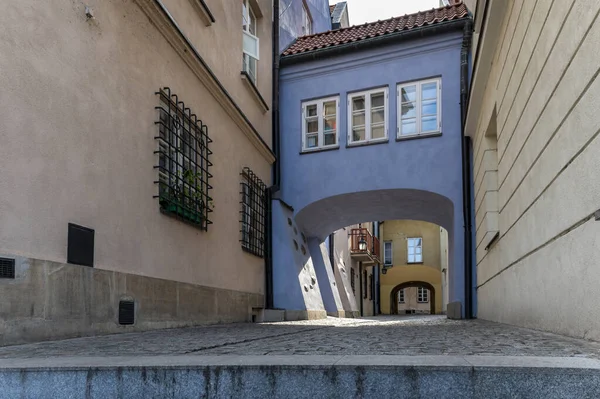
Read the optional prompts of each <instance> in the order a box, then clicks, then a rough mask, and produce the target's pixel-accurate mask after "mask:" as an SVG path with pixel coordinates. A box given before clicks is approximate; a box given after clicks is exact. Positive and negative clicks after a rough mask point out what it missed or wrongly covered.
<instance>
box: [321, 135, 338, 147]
mask: <svg viewBox="0 0 600 399" xmlns="http://www.w3.org/2000/svg"><path fill="white" fill-rule="evenodd" d="M323 141H324V142H325V145H334V144H335V132H333V133H325V135H324V137H323Z"/></svg>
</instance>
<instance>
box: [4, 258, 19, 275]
mask: <svg viewBox="0 0 600 399" xmlns="http://www.w3.org/2000/svg"><path fill="white" fill-rule="evenodd" d="M0 278H15V260H14V259H10V258H0Z"/></svg>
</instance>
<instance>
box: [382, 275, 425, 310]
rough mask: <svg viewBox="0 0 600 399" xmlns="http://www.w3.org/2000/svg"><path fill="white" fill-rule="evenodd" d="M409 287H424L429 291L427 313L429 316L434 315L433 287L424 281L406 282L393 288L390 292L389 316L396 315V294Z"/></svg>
mask: <svg viewBox="0 0 600 399" xmlns="http://www.w3.org/2000/svg"><path fill="white" fill-rule="evenodd" d="M410 287H424V288H427V289H428V290H429V295H430V298H429V312H430V313H431V314H435V288H434V287H433V285H431V284H429V283H427V282H425V281H407V282H405V283H402V284H398V285H397V286H395V287H394V289H393V290H392V293H391V294H390V295H391V297H390V307H391V308H390V314H398V299H397V298H398V293H399V292H400V290H402V289H404V288H410Z"/></svg>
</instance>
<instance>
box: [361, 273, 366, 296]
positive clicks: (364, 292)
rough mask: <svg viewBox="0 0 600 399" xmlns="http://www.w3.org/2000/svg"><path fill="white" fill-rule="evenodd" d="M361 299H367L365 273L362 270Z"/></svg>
mask: <svg viewBox="0 0 600 399" xmlns="http://www.w3.org/2000/svg"><path fill="white" fill-rule="evenodd" d="M362 283H363V284H362V285H363V298H365V299H367V271H366V270H363V281H362Z"/></svg>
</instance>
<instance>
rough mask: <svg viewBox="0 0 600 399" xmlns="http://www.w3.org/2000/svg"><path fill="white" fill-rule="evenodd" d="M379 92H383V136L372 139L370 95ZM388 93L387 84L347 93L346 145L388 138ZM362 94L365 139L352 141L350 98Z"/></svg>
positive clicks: (352, 128)
mask: <svg viewBox="0 0 600 399" xmlns="http://www.w3.org/2000/svg"><path fill="white" fill-rule="evenodd" d="M381 92H383V130H384V136H383V137H379V138H376V139H373V138H371V112H372V110H371V95H372V94H375V93H381ZM388 94H389V91H388V87H387V86H386V87H379V88H376V89H371V90H365V91H361V92H356V93H349V94H348V145H350V146H352V145H359V144H366V143H376V142H380V141H386V140H388V121H389V119H390V117H389V109H388V104H389V96H388ZM362 96H364V97H365V140H357V141H354V140H352V137H353V135H352V132H353V130H354V126H353V124H352V116H353V111H352V100H353V99H354V98H355V97H362Z"/></svg>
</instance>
